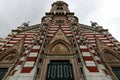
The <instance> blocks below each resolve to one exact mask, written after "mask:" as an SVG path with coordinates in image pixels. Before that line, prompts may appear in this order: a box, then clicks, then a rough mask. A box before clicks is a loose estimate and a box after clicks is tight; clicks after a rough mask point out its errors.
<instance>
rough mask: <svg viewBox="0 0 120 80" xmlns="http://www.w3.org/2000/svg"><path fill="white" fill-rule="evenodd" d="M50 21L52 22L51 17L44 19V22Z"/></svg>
mask: <svg viewBox="0 0 120 80" xmlns="http://www.w3.org/2000/svg"><path fill="white" fill-rule="evenodd" d="M51 20H52V18H51V17H46V18H44V22H50V21H51Z"/></svg>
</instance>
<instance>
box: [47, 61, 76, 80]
mask: <svg viewBox="0 0 120 80" xmlns="http://www.w3.org/2000/svg"><path fill="white" fill-rule="evenodd" d="M46 80H74V77H73V69H72V64H71V63H70V62H69V61H68V60H52V61H50V63H49V64H48V68H47V75H46Z"/></svg>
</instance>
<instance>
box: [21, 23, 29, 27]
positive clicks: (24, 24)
mask: <svg viewBox="0 0 120 80" xmlns="http://www.w3.org/2000/svg"><path fill="white" fill-rule="evenodd" d="M29 23H30V21H28V22H24V23H23V24H22V25H21V27H24V28H27V27H29Z"/></svg>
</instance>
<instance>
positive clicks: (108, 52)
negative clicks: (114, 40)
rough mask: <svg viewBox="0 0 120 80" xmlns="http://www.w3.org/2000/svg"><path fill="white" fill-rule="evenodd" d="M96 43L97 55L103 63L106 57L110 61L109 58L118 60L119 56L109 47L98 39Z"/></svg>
mask: <svg viewBox="0 0 120 80" xmlns="http://www.w3.org/2000/svg"><path fill="white" fill-rule="evenodd" d="M96 42H97V45H98V51H99V55H100V56H101V57H102V59H103V61H105V60H106V59H107V58H108V57H109V59H110V56H111V58H113V59H118V60H120V55H119V54H118V53H117V52H116V51H115V50H113V49H111V48H110V47H108V46H107V45H105V44H104V43H103V42H102V41H101V40H99V39H98V38H96Z"/></svg>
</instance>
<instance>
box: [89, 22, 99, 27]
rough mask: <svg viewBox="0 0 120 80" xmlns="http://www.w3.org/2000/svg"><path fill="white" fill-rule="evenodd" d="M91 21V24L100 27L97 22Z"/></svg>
mask: <svg viewBox="0 0 120 80" xmlns="http://www.w3.org/2000/svg"><path fill="white" fill-rule="evenodd" d="M90 22H91V26H92V27H98V24H97V22H92V21H90Z"/></svg>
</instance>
